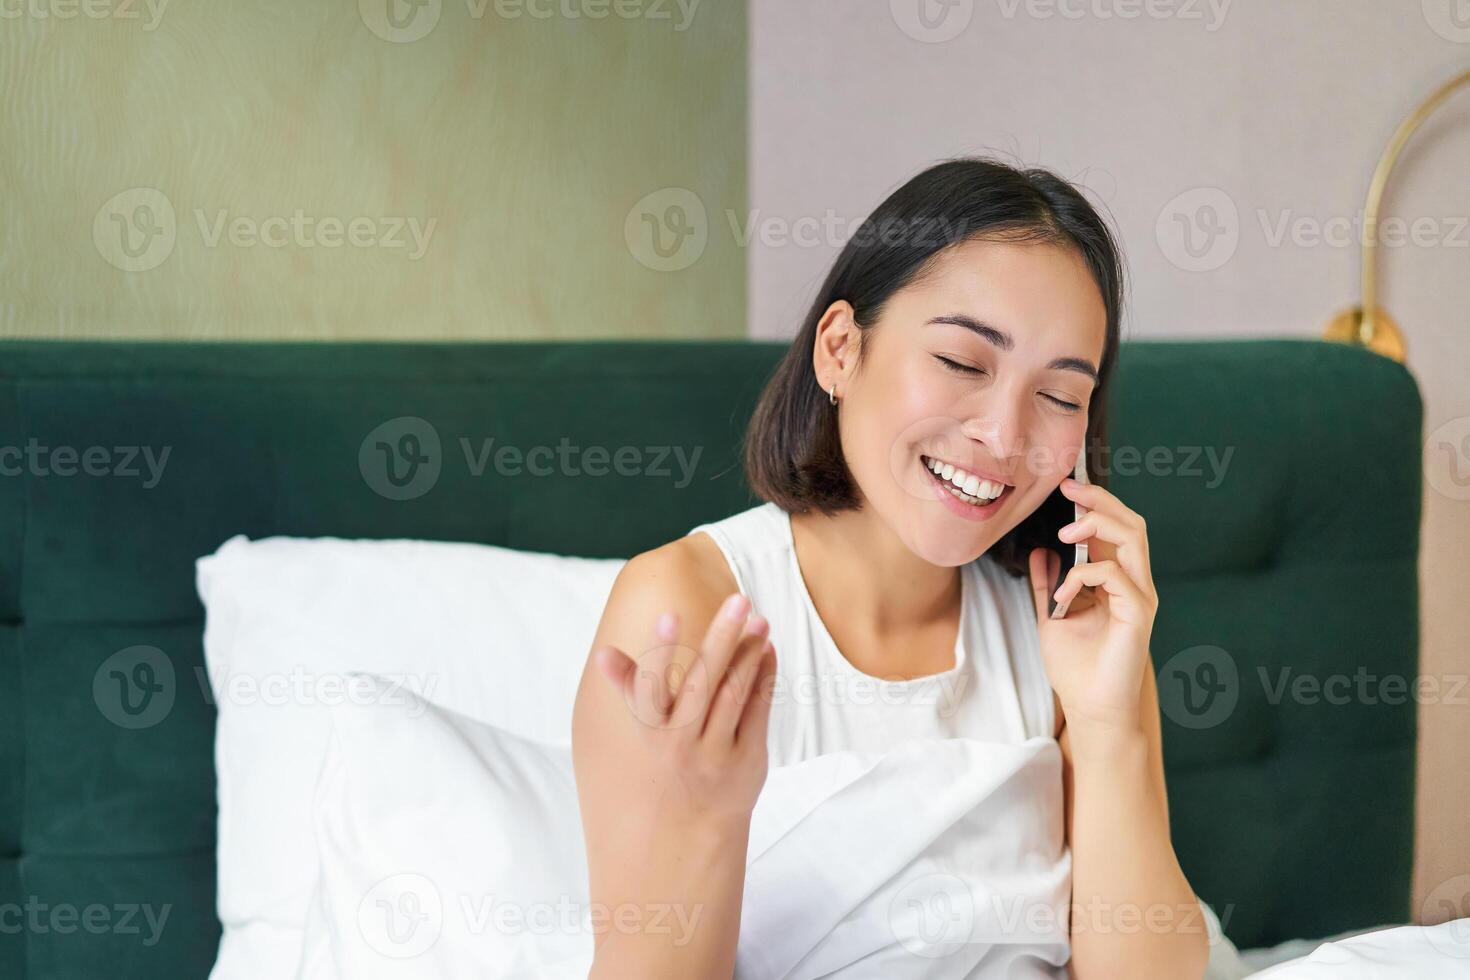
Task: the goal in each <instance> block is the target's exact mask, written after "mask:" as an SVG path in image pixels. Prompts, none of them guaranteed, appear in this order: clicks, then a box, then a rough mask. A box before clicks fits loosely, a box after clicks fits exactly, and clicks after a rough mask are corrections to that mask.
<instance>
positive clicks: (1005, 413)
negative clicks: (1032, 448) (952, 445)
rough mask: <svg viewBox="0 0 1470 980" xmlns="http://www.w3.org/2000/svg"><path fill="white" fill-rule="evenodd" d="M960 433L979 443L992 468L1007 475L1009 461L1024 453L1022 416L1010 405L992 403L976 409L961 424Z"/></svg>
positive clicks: (996, 401) (997, 402) (995, 401)
mask: <svg viewBox="0 0 1470 980" xmlns="http://www.w3.org/2000/svg"><path fill="white" fill-rule="evenodd" d="M960 431H961V432H962V433H964V435H965V436H966V437H967V438H970V439H974V440H975V441H977V442H979V443H980V444H981V445H982V446H983V447H984V449H983V450H982V451H983V452H984V453H985V454H986V455H988V456H990V458H992V459H993V460H995V465H996V466H998V467H1002V468H1004V469H1005V470H1006V475H1008V476H1009V475H1010V466H1011V458H1012V457H1014V456H1019V455H1020V454H1021V453H1022V452H1023V451H1024V448H1025V447H1024V445H1023V442H1024V440H1023V438H1022V418H1021V412H1020V411H1019V410H1017V409H1015V408H1014V407H1012V406H1009V405H1001V404H999V400H998V399H995V400H992V401H991V402H990V404H988V405H986V406H984V407H982V408H980V409H978V410H977V411H976V414H974V415H972V416H970V417H969V418H966V419H965V420H964V421H963V422H961V423H960Z"/></svg>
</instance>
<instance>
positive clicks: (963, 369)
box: [934, 354, 1082, 412]
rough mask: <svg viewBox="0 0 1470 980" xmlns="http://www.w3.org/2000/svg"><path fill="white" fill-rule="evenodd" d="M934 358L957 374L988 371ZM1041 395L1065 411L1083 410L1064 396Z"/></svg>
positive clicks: (937, 357) (1044, 393)
mask: <svg viewBox="0 0 1470 980" xmlns="http://www.w3.org/2000/svg"><path fill="white" fill-rule="evenodd" d="M934 359H935V360H937V361H938V362H939V363H941V364H943V365H944V368H945V370H947V371H953V372H954V373H955V374H963V375H965V376H967V377H974V376H975V375H978V374H985V373H986V371H985V370H984V369H982V368H977V367H971V366H970V365H968V364H961V363H960V362H959V361H952V360H950V359H949V358H947V357H945V356H944V355H943V354H935V355H934ZM1041 397H1042V398H1045V399H1046V400H1047V401H1049V402H1051V403H1052V404H1053V405H1056V406H1057V407H1058V408H1060V409H1062V410H1063V411H1067V412H1080V411H1082V406H1081V405H1079V404H1077V403H1076V402H1069V401H1066V400H1065V399H1062V398H1056V397H1054V396H1052V395H1048V394H1047V393H1046V392H1042V393H1041Z"/></svg>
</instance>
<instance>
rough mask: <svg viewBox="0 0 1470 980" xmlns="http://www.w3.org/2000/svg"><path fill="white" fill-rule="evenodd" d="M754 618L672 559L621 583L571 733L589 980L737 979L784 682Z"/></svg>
mask: <svg viewBox="0 0 1470 980" xmlns="http://www.w3.org/2000/svg"><path fill="white" fill-rule="evenodd" d="M748 606H749V602H748V600H747V599H746V598H745V597H744V596H742V595H740V594H739V593H734V594H732V595H730V596H724V595H722V594H720V589H719V588H718V586H716V585H715V584H714V583H712V582H710V581H709V580H708V579H707V578H705V577H702V576H701V575H700V573H699V569H698V568H697V562H696V560H695V559H694V557H693V555H692V554H691V553H690V552H689V551H688V550H687V549H686V548H682V547H677V546H665V547H664V548H660V549H656V550H655V551H651V552H648V553H646V554H642V555H639V556H637V557H635V558H633V559H631V560H630V561H629V562H628V563H627V564H626V565H625V566H624V567H623V569H622V571H621V572H620V574H619V575H618V577H617V580H616V582H615V583H614V585H613V589H612V593H611V595H610V596H609V598H608V603H607V608H606V609H605V610H604V612H603V616H602V621H601V623H600V625H599V626H598V631H597V636H596V638H595V640H594V641H593V647H592V653H591V655H590V656H589V657H588V659H587V665H586V667H585V668H584V669H583V672H582V680H581V684H580V686H579V688H578V691H577V701H576V707H575V709H574V712H573V719H572V758H573V766H574V769H575V773H576V780H577V794H578V799H579V802H580V806H581V815H582V826H583V832H584V835H585V838H586V844H587V866H588V874H589V879H590V880H589V884H590V897H591V900H592V924H593V929H594V933H595V944H596V955H595V958H594V962H593V966H592V971H591V973H590V974H589V980H661V978H669V980H676V978H677V980H686V978H689V977H700V978H711V980H715V978H728V977H732V976H733V974H734V971H735V949H736V941H737V939H738V938H739V932H740V906H741V900H742V897H743V894H744V890H745V859H746V850H747V845H748V841H749V836H750V813H751V810H752V809H753V808H754V806H755V800H756V797H757V796H758V795H759V793H760V790H761V787H762V786H763V785H764V783H765V778H766V726H767V722H768V720H769V717H770V709H771V686H772V684H773V683H774V679H775V651H774V650H773V649H771V647H770V644H769V642H768V641H767V639H766V633H767V630H768V624H767V623H766V622H765V620H764V619H762V618H761V617H760V616H757V615H748V613H749V610H748ZM666 613H672V614H673V615H672V616H666V615H665V614H666ZM747 616H748V618H747ZM661 619H662V622H661ZM706 624H707V628H706Z"/></svg>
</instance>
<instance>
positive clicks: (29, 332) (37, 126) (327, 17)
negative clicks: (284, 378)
mask: <svg viewBox="0 0 1470 980" xmlns="http://www.w3.org/2000/svg"><path fill="white" fill-rule="evenodd" d="M390 5H391V7H392V8H393V9H396V11H397V12H398V19H397V22H396V24H395V23H394V22H390V20H389V19H388V17H387V11H388V10H389V9H390ZM415 10H417V13H415ZM87 11H90V12H92V13H101V14H103V15H104V16H101V17H93V16H88V14H87ZM566 11H570V12H572V13H573V14H577V16H568V15H567V13H566ZM546 12H551V14H552V16H540V15H541V14H544V13H546ZM0 14H3V15H4V19H0V187H3V188H4V197H3V200H0V336H6V337H19V336H32V337H60V338H80V337H102V338H124V337H159V338H173V339H204V340H218V339H236V338H248V339H266V338H287V339H345V338H364V339H384V338H413V339H430V338H524V337H534V338H562V337H567V338H570V337H622V336H647V337H686V336H694V337H700V336H739V335H741V334H743V333H744V331H745V294H744V275H745V272H744V256H743V253H742V252H741V251H740V250H739V249H738V248H736V247H735V246H733V245H730V244H728V243H727V242H725V241H723V240H716V241H711V242H708V245H707V247H705V248H704V249H703V251H702V252H701V253H700V254H698V255H697V256H695V259H697V260H696V261H687V262H683V261H680V262H675V263H674V264H673V266H669V264H668V263H667V262H666V261H664V260H663V259H661V258H660V254H659V252H658V251H656V250H655V249H654V248H653V247H652V243H651V240H650V239H649V237H648V230H649V228H650V227H651V226H650V225H649V224H648V223H647V222H648V221H658V220H665V219H666V218H668V217H669V216H670V215H671V214H673V215H674V216H677V215H676V213H671V212H670V211H669V207H670V205H671V204H678V203H680V200H681V199H680V196H679V195H680V191H679V190H677V189H685V190H688V191H692V192H693V193H694V194H696V195H697V196H698V197H699V198H700V199H701V200H702V201H703V202H707V203H708V205H709V206H710V207H711V208H722V207H731V208H735V207H740V206H743V203H744V200H745V173H746V161H745V147H746V133H745V93H746V85H745V70H746V62H745V11H744V5H743V4H740V3H730V2H713V0H707V2H704V3H699V2H698V0H683V2H682V3H681V2H676V0H659V2H657V3H655V2H654V0H618V2H617V3H616V4H613V3H611V2H609V0H578V2H575V3H567V2H564V0H557V2H552V0H425V2H424V3H423V4H422V5H421V6H419V7H418V8H415V7H412V6H410V5H409V4H408V3H406V2H404V0H360V2H354V0H292V2H286V0H273V2H265V0H251V2H240V3H226V2H222V0H220V2H209V0H187V2H186V0H172V2H169V0H138V2H136V3H121V2H120V0H86V3H85V4H79V3H78V2H76V0H23V2H22V0H16V2H13V3H4V4H3V5H0ZM599 14H602V16H600V17H599V16H598V15H599ZM420 35H421V36H420ZM649 195H653V196H652V198H649V199H648V200H645V198H648V196H649ZM640 202H642V203H640ZM644 212H647V214H648V215H649V218H648V219H644V217H643V214H644ZM625 232H626V234H625ZM124 234H126V235H127V236H128V239H129V240H130V241H131V245H130V246H128V247H125V246H124V242H125V239H124V237H123V235H124ZM673 235H674V232H673V231H670V230H668V228H667V226H666V228H665V241H664V245H665V246H666V249H665V251H669V250H671V249H673V246H674V244H675V243H676V241H677V240H676V239H675V238H674V237H673ZM697 244H698V243H697V242H696V243H694V245H690V246H688V247H684V246H682V245H681V246H680V248H681V249H682V251H681V252H678V253H676V258H677V257H679V256H683V257H684V258H688V257H689V255H690V254H691V253H690V249H691V248H693V247H695V246H696V245H697Z"/></svg>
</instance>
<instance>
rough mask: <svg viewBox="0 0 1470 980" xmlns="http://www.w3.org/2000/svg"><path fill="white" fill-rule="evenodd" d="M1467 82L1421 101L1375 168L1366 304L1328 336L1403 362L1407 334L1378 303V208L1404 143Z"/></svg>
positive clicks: (1366, 237) (1367, 222) (1366, 220)
mask: <svg viewBox="0 0 1470 980" xmlns="http://www.w3.org/2000/svg"><path fill="white" fill-rule="evenodd" d="M1465 85H1470V71H1467V72H1465V73H1464V74H1463V75H1459V76H1457V77H1455V78H1452V79H1450V80H1449V81H1448V82H1446V83H1444V84H1443V85H1441V86H1440V87H1439V88H1438V89H1437V90H1435V92H1434V94H1432V95H1431V96H1429V98H1427V99H1425V100H1424V101H1423V102H1422V103H1420V105H1419V108H1417V109H1415V110H1414V111H1413V112H1412V113H1411V114H1410V115H1409V117H1408V118H1407V119H1405V120H1404V121H1403V122H1402V123H1400V124H1399V128H1398V129H1397V130H1396V131H1395V132H1394V134H1393V138H1392V139H1390V140H1389V141H1388V145H1387V146H1386V147H1384V149H1383V156H1382V157H1380V158H1379V160H1378V168H1377V169H1376V170H1374V171H1373V182H1372V183H1371V184H1369V185H1368V203H1367V206H1366V207H1365V208H1364V209H1363V303H1362V305H1361V306H1355V307H1353V308H1352V309H1350V310H1345V311H1343V312H1342V313H1339V314H1338V315H1337V316H1335V317H1333V318H1332V322H1331V323H1329V324H1328V325H1327V333H1326V339H1328V340H1334V341H1338V342H1341V343H1346V344H1358V345H1361V346H1363V347H1367V348H1368V349H1369V350H1373V351H1376V352H1378V353H1379V354H1382V355H1384V356H1385V357H1391V358H1393V359H1394V360H1395V361H1399V362H1400V363H1402V362H1403V360H1404V355H1405V350H1404V335H1403V333H1402V331H1400V330H1399V327H1398V324H1396V323H1394V322H1393V318H1392V317H1391V316H1389V315H1388V311H1387V310H1384V309H1381V308H1380V307H1379V306H1378V272H1377V259H1378V207H1379V205H1380V204H1381V203H1382V201H1383V188H1384V186H1385V185H1386V184H1387V183H1388V175H1389V172H1390V171H1392V170H1393V165H1394V164H1395V163H1396V162H1397V161H1398V158H1399V152H1400V151H1401V150H1403V148H1404V144H1405V143H1407V142H1409V137H1410V136H1412V135H1413V133H1414V130H1416V129H1418V128H1419V124H1420V123H1422V122H1424V120H1425V119H1427V118H1429V114H1430V113H1432V112H1433V111H1434V110H1435V109H1437V108H1439V104H1440V103H1441V102H1443V101H1444V100H1445V99H1447V98H1449V97H1450V94H1451V93H1452V92H1454V91H1455V90H1456V89H1459V88H1461V87H1463V86H1465Z"/></svg>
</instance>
